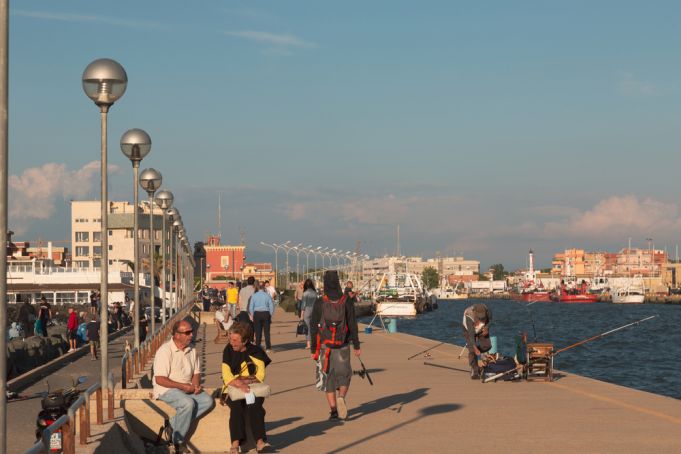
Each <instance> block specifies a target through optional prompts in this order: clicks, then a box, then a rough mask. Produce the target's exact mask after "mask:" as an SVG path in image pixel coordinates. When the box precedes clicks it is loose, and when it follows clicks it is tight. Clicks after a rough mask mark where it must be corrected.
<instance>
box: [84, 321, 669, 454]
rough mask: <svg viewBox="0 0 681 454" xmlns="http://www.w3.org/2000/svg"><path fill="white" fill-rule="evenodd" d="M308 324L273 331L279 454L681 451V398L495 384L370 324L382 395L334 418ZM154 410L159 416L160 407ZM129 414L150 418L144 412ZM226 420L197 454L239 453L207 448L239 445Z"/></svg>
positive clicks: (206, 355)
mask: <svg viewBox="0 0 681 454" xmlns="http://www.w3.org/2000/svg"><path fill="white" fill-rule="evenodd" d="M210 317H212V314H209V313H202V321H204V322H206V323H205V325H202V327H201V329H200V330H199V333H200V337H201V341H200V342H199V343H198V344H197V348H198V350H199V352H201V354H202V357H203V361H204V364H205V368H204V386H205V387H207V388H213V387H219V386H220V363H221V358H222V354H221V352H222V350H223V348H224V346H225V345H226V344H224V343H220V344H216V343H214V341H213V339H214V338H215V335H216V327H215V325H214V324H213V323H210V321H211V318H210ZM296 324H297V319H296V318H295V317H294V316H293V315H292V314H288V313H285V312H283V311H280V310H278V311H277V312H276V313H275V316H274V321H273V324H272V329H271V332H272V340H273V341H272V343H273V350H274V353H273V354H272V355H271V357H272V360H273V361H272V363H271V364H270V365H269V367H268V368H267V377H266V382H267V383H269V384H270V385H271V387H272V396H271V397H269V398H268V399H266V401H265V409H266V411H267V416H266V427H267V434H268V440H269V442H270V443H271V444H272V446H273V447H274V448H276V450H277V451H278V452H291V453H308V452H309V453H320V452H323V453H340V452H378V453H380V452H394V453H412V452H454V451H459V450H475V451H481V452H524V453H545V452H559V453H560V452H589V453H594V452H597V453H610V452H612V453H616V452H617V453H620V452H681V437H679V433H681V401H680V400H677V399H674V398H670V397H664V396H659V395H656V394H651V393H647V392H643V391H638V390H634V389H630V388H626V387H622V386H618V385H614V384H609V383H605V382H600V381H597V380H593V379H588V378H584V377H581V376H578V375H574V374H569V373H565V372H561V371H557V372H556V377H555V380H554V381H553V382H542V381H532V382H526V381H520V382H496V383H486V384H483V383H481V382H480V381H479V380H471V378H470V375H469V371H468V367H467V360H466V356H465V355H464V356H462V357H461V358H460V359H459V358H458V356H459V353H460V352H461V347H460V346H456V345H452V344H440V343H439V342H436V341H432V340H428V339H424V338H420V337H417V336H412V335H408V334H404V333H383V332H380V331H376V330H374V332H373V333H372V334H366V333H365V332H364V330H363V327H360V340H361V342H362V355H361V357H362V359H363V361H364V363H365V365H366V367H367V369H369V371H370V373H371V376H372V378H373V381H374V386H371V385H370V384H369V383H368V381H367V380H366V379H364V380H363V379H361V378H360V377H358V376H355V377H353V380H352V385H351V387H350V392H349V393H348V397H347V402H348V407H349V415H348V419H347V420H346V421H342V422H340V421H328V415H329V409H328V406H327V404H326V400H325V397H324V394H323V393H321V392H319V391H317V390H316V389H315V386H314V364H313V361H312V360H311V359H310V354H309V351H308V350H306V349H305V348H304V347H305V340H304V338H303V337H300V336H298V337H296V335H295V327H296ZM430 347H435V348H433V349H432V350H430V351H429V353H430V356H428V357H423V355H419V356H416V357H415V358H413V359H411V360H408V359H407V358H409V357H410V356H412V355H414V354H415V353H418V352H421V351H423V350H425V349H428V348H430ZM352 362H353V369H356V370H358V369H359V368H360V367H359V362H358V361H357V360H356V359H355V358H354V357H353V359H352ZM147 403H148V404H149V405H150V407H149V408H152V407H153V408H154V411H155V412H158V407H157V406H156V404H157V403H158V401H148V402H147ZM128 407H129V411H130V412H132V413H137V414H136V415H135V418H136V419H137V420H138V421H142V420H144V415H141V414H140V413H141V412H142V413H143V411H140V409H139V407H135V406H133V405H129V406H128ZM215 411H217V413H216V414H215V415H213V416H212V417H211V418H210V419H208V418H206V420H205V421H203V420H202V421H201V422H200V424H199V428H198V429H197V432H196V434H195V435H194V438H193V439H192V440H193V441H192V442H190V446H192V445H193V447H194V448H195V450H200V451H201V452H221V451H222V452H224V451H226V450H227V446H226V445H225V446H224V447H223V449H221V450H218V448H215V447H213V448H211V449H214V451H206V450H203V449H202V448H201V444H202V443H206V440H210V441H212V443H213V446H215V443H216V440H220V441H219V443H218V445H220V444H221V443H222V442H223V441H222V440H223V439H224V440H225V442H226V440H227V437H228V434H227V432H228V428H227V427H228V421H227V418H228V416H227V415H228V413H229V411H228V409H227V407H219V408H217V409H216V410H215ZM152 425H153V424H152ZM153 430H157V427H153ZM203 446H208V445H206V444H204V445H203ZM204 449H205V448H204ZM94 452H98V453H99V452H106V447H105V446H99V447H98V449H96V450H94ZM117 452H118V453H119V454H120V450H119V451H117ZM253 452H255V451H253Z"/></svg>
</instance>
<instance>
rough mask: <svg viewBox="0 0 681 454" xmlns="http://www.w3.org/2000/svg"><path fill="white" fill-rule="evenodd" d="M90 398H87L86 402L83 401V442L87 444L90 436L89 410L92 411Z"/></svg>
mask: <svg viewBox="0 0 681 454" xmlns="http://www.w3.org/2000/svg"><path fill="white" fill-rule="evenodd" d="M91 397H92V396H88V398H87V400H86V401H85V441H86V442H87V438H89V437H90V435H92V430H91V427H90V410H91V409H92V405H91V404H90V402H92V399H91Z"/></svg>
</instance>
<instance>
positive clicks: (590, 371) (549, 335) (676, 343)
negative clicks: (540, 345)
mask: <svg viewBox="0 0 681 454" xmlns="http://www.w3.org/2000/svg"><path fill="white" fill-rule="evenodd" d="M474 303H484V304H486V305H487V306H488V307H489V308H490V309H491V310H492V319H493V320H492V325H491V330H490V334H492V335H496V336H497V338H498V349H499V352H500V353H501V354H505V355H509V356H513V354H514V352H515V336H516V335H518V334H519V333H521V332H525V333H527V338H528V342H535V340H536V342H549V343H553V344H554V348H555V349H556V350H558V349H560V348H563V347H567V346H569V345H571V344H574V343H576V342H579V341H581V340H584V339H588V338H590V337H593V336H596V335H598V334H601V333H604V332H606V331H609V330H611V329H614V328H617V327H619V326H622V325H625V324H628V323H631V322H634V321H636V320H640V319H642V318H645V317H648V316H650V315H657V316H658V317H656V318H654V319H652V320H648V321H645V322H642V323H641V324H639V325H634V326H631V327H628V328H624V329H622V330H620V331H617V332H615V333H613V334H610V335H608V336H605V337H603V338H601V339H597V340H594V341H592V342H589V343H586V344H584V345H581V346H578V347H575V348H573V349H570V350H567V351H565V352H563V353H560V354H558V355H557V356H556V357H555V364H554V366H555V369H556V370H559V371H561V370H562V371H566V372H571V373H575V374H579V375H582V376H585V377H590V378H594V379H597V380H602V381H606V382H610V383H615V384H618V385H622V386H627V387H630V388H635V389H640V390H643V391H648V392H652V393H656V394H660V395H665V396H670V397H674V398H677V399H681V367H680V366H679V358H681V329H680V326H681V307H679V306H676V305H656V304H655V305H652V304H646V305H642V304H637V305H621V304H610V303H595V304H560V303H533V304H529V305H528V304H527V303H523V302H517V301H513V300H456V301H440V302H439V308H438V309H437V310H435V311H432V312H428V313H425V314H420V315H418V316H417V317H416V318H413V319H400V320H399V321H398V323H397V329H398V330H399V331H401V332H405V333H408V334H413V335H416V336H421V337H425V338H429V339H434V340H438V341H444V342H448V343H452V344H457V345H463V344H464V340H463V336H462V333H461V321H462V317H463V311H464V309H465V308H466V307H468V306H469V305H471V304H474ZM370 320H371V318H367V317H363V318H362V322H364V323H368V322H369V321H370ZM376 324H377V323H376V322H375V323H374V325H376ZM533 325H534V326H533ZM433 357H434V359H439V360H442V361H446V360H447V358H445V357H443V358H437V352H433ZM452 373H456V372H452Z"/></svg>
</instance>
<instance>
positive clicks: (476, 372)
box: [471, 367, 480, 380]
mask: <svg viewBox="0 0 681 454" xmlns="http://www.w3.org/2000/svg"><path fill="white" fill-rule="evenodd" d="M471 380H480V369H478V368H477V367H471Z"/></svg>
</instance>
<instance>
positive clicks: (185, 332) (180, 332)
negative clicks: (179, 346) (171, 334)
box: [177, 329, 194, 335]
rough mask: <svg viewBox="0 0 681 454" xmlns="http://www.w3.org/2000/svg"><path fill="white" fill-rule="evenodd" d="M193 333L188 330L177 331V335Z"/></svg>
mask: <svg viewBox="0 0 681 454" xmlns="http://www.w3.org/2000/svg"><path fill="white" fill-rule="evenodd" d="M193 332H194V331H193V330H191V329H190V330H189V331H178V332H177V334H185V335H187V334H191V333H193Z"/></svg>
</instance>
